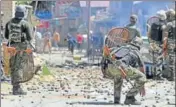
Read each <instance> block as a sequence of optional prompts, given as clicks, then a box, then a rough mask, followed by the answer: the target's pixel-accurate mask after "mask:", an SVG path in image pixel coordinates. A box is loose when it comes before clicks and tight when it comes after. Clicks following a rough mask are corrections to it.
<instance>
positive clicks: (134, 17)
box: [130, 14, 137, 22]
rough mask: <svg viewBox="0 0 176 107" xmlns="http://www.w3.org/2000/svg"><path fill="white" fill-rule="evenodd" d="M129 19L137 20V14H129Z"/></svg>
mask: <svg viewBox="0 0 176 107" xmlns="http://www.w3.org/2000/svg"><path fill="white" fill-rule="evenodd" d="M130 21H131V22H137V16H136V15H135V14H133V15H131V16H130Z"/></svg>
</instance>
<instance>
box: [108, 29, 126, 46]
mask: <svg viewBox="0 0 176 107" xmlns="http://www.w3.org/2000/svg"><path fill="white" fill-rule="evenodd" d="M128 42H129V31H128V30H127V29H126V28H113V29H112V30H110V32H109V33H108V35H107V38H106V40H105V45H106V46H107V47H109V48H112V47H116V46H121V45H123V44H124V43H128Z"/></svg>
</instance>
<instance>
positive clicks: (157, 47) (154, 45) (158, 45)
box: [148, 10, 167, 80]
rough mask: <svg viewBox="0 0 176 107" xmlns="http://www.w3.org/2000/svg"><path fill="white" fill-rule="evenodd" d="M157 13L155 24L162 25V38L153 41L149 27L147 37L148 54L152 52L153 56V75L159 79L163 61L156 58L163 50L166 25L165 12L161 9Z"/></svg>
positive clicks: (161, 73)
mask: <svg viewBox="0 0 176 107" xmlns="http://www.w3.org/2000/svg"><path fill="white" fill-rule="evenodd" d="M157 15H158V17H159V22H157V24H161V25H162V27H161V29H162V35H161V36H162V40H161V41H155V40H153V39H152V38H151V34H152V33H151V28H150V29H149V32H148V39H149V43H150V47H149V52H150V54H152V56H153V62H154V71H153V73H154V75H155V78H156V79H160V80H163V79H164V78H163V72H162V66H163V63H162V61H161V60H159V59H158V58H159V57H160V56H161V55H162V52H163V46H162V45H163V40H164V38H165V37H166V35H167V29H166V28H167V27H166V14H165V13H164V12H163V11H162V10H161V11H159V12H157Z"/></svg>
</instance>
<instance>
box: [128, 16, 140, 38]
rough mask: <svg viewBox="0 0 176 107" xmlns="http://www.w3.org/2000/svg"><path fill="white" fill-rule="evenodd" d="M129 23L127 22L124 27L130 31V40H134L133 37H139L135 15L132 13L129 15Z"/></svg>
mask: <svg viewBox="0 0 176 107" xmlns="http://www.w3.org/2000/svg"><path fill="white" fill-rule="evenodd" d="M130 22H131V23H130V24H128V25H127V26H126V27H125V28H127V29H128V30H129V32H130V41H132V40H134V39H135V37H141V34H140V32H139V30H138V29H137V27H136V22H137V16H136V15H132V16H131V17H130Z"/></svg>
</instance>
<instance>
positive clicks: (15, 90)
mask: <svg viewBox="0 0 176 107" xmlns="http://www.w3.org/2000/svg"><path fill="white" fill-rule="evenodd" d="M26 94H27V92H24V91H23V90H22V88H21V87H20V85H14V86H13V95H26Z"/></svg>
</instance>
